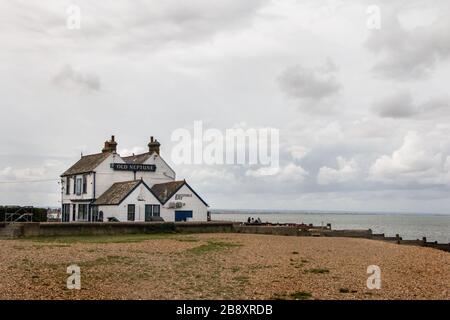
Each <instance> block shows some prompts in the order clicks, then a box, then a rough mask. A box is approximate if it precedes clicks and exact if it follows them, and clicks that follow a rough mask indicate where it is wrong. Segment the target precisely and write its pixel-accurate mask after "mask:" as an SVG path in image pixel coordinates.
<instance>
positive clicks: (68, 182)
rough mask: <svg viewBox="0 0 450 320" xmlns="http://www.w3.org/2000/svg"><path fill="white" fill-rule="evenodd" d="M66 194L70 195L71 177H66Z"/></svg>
mask: <svg viewBox="0 0 450 320" xmlns="http://www.w3.org/2000/svg"><path fill="white" fill-rule="evenodd" d="M66 194H70V177H66Z"/></svg>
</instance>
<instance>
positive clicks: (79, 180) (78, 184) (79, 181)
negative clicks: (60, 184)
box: [75, 178, 83, 196]
mask: <svg viewBox="0 0 450 320" xmlns="http://www.w3.org/2000/svg"><path fill="white" fill-rule="evenodd" d="M82 184H83V179H82V178H76V183H75V190H76V194H77V196H79V195H81V191H82V187H83V185H82Z"/></svg>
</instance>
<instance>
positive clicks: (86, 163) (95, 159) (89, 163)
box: [61, 152, 110, 176]
mask: <svg viewBox="0 0 450 320" xmlns="http://www.w3.org/2000/svg"><path fill="white" fill-rule="evenodd" d="M109 155H110V153H108V152H102V153H96V154H91V155H87V156H82V157H81V159H80V160H78V161H77V162H76V163H75V164H74V165H73V166H71V167H70V168H69V169H68V170H66V171H65V172H64V173H63V174H62V175H61V176H70V175H74V174H80V173H87V172H90V171H93V170H94V169H95V168H96V167H97V166H98V165H99V164H101V163H102V162H103V161H104V160H105V159H106V158H107V157H108V156H109Z"/></svg>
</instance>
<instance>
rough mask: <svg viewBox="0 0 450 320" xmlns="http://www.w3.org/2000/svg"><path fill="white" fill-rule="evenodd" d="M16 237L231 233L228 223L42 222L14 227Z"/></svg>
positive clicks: (230, 223)
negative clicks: (17, 234) (17, 232)
mask: <svg viewBox="0 0 450 320" xmlns="http://www.w3.org/2000/svg"><path fill="white" fill-rule="evenodd" d="M15 228H16V229H19V230H20V233H19V236H21V237H32V236H77V235H116V234H140V233H175V232H177V233H205V232H207V233H214V232H232V231H233V223H232V222H203V223H198V222H91V223H85V222H70V223H61V222H46V223H22V224H15Z"/></svg>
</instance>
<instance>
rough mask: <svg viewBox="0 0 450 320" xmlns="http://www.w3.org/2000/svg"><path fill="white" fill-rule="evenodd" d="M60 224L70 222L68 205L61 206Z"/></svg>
mask: <svg viewBox="0 0 450 320" xmlns="http://www.w3.org/2000/svg"><path fill="white" fill-rule="evenodd" d="M61 221H62V222H69V221H70V204H68V203H65V204H63V205H62V216H61Z"/></svg>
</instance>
